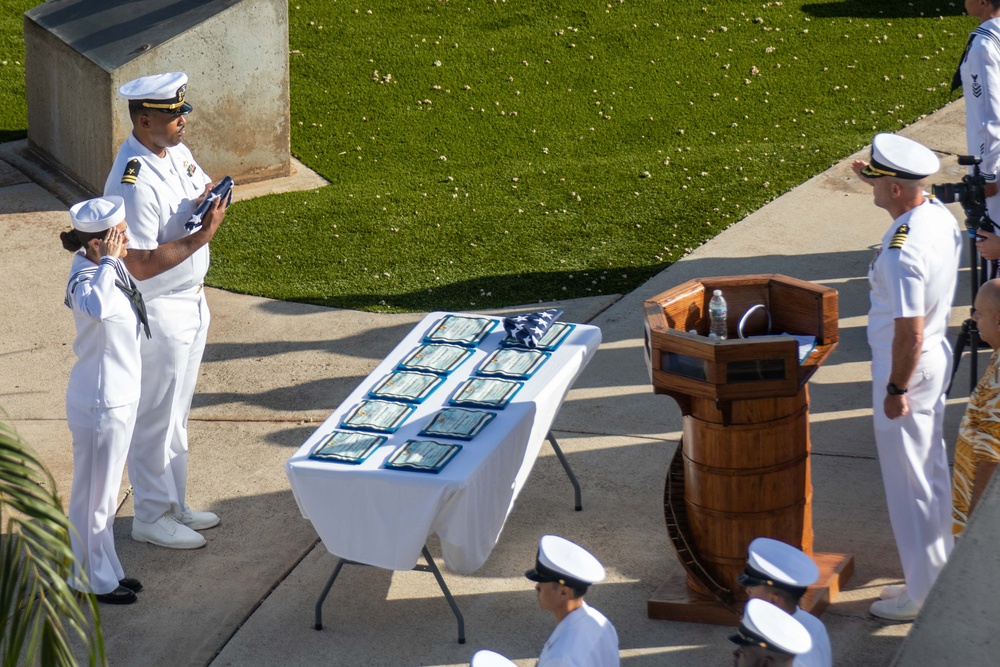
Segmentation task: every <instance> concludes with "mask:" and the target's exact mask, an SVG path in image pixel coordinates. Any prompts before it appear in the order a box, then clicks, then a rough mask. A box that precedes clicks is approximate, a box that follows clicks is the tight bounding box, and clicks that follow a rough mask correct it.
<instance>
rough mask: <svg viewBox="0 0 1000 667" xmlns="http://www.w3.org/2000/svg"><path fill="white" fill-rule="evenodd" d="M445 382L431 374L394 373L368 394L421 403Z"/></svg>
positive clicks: (383, 379)
mask: <svg viewBox="0 0 1000 667" xmlns="http://www.w3.org/2000/svg"><path fill="white" fill-rule="evenodd" d="M442 382H444V378H442V377H441V376H439V375H433V374H431V373H415V372H413V371H393V372H392V373H390V374H389V375H387V376H385V377H384V378H382V381H381V382H379V383H378V384H377V385H375V387H374V388H373V389H372V390H371V391H370V392H368V395H369V396H372V397H374V398H385V399H389V400H393V401H405V402H407V403H421V402H423V400H424V399H425V398H427V397H428V396H429V395H430V394H431V392H432V391H434V390H435V389H437V388H438V386H439V385H440V384H441V383H442Z"/></svg>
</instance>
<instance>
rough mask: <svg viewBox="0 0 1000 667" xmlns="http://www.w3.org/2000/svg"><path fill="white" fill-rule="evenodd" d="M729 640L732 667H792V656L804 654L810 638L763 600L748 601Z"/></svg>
mask: <svg viewBox="0 0 1000 667" xmlns="http://www.w3.org/2000/svg"><path fill="white" fill-rule="evenodd" d="M729 641H731V642H733V643H734V644H737V649H736V650H735V651H733V665H734V666H735V667H791V666H792V664H793V662H794V660H795V657H796V656H798V655H802V654H803V653H807V652H808V651H809V649H810V648H811V647H812V639H810V638H809V633H808V632H807V631H806V629H805V628H804V627H802V624H801V623H799V622H798V621H796V620H795V619H794V618H792V617H791V615H789V614H786V613H785V612H783V611H782V610H780V609H778V608H777V607H775V606H774V605H773V604H771V603H770V602H765V601H764V600H757V599H751V600H748V601H747V606H746V608H745V609H744V610H743V618H742V620H741V621H740V628H739V630H737V631H736V634H733V635H729Z"/></svg>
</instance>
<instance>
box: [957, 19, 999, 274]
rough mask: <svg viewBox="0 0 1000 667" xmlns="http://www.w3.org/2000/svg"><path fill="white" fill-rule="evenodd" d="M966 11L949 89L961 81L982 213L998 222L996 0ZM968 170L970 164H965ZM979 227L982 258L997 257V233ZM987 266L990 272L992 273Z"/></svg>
mask: <svg viewBox="0 0 1000 667" xmlns="http://www.w3.org/2000/svg"><path fill="white" fill-rule="evenodd" d="M965 11H966V13H967V14H969V16H972V17H974V18H976V19H979V22H980V23H979V26H978V27H977V28H976V29H975V30H973V31H972V34H971V35H969V44H968V46H967V47H966V49H965V53H964V54H963V55H962V60H961V62H960V63H959V68H958V72H957V76H956V79H955V80H954V81H953V82H952V89H953V90H954V89H955V88H957V87H958V83H959V81H960V82H961V84H962V91H963V92H964V94H965V139H966V145H967V149H966V150H967V151H968V153H969V154H970V155H976V156H979V157H980V158H982V163H981V164H980V165H979V168H980V170H981V172H982V174H983V178H984V179H985V180H986V185H985V187H984V190H985V194H986V213H987V215H989V217H990V219H992V220H993V221H994V222H995V223H1000V184H998V181H997V174H998V173H1000V0H966V1H965ZM969 169H970V173H971V170H972V168H971V167H970V168H969ZM997 231H998V228H996V227H994V229H993V230H992V231H986V230H980V231H978V233H977V236H976V248H977V249H978V250H979V254H980V255H982V256H983V257H984V258H985V259H988V260H995V259H1000V236H997V234H996V232H997ZM995 273H996V271H995V270H991V271H990V272H989V276H988V277H991V278H995V277H997V276H996V275H995Z"/></svg>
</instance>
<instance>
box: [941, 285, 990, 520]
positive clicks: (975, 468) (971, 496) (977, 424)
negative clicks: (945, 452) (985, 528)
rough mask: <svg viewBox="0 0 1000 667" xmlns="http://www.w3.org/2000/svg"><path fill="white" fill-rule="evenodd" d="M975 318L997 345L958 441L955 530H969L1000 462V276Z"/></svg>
mask: <svg viewBox="0 0 1000 667" xmlns="http://www.w3.org/2000/svg"><path fill="white" fill-rule="evenodd" d="M972 319H973V320H974V321H975V322H976V328H977V329H979V337H980V338H981V339H982V340H984V341H985V342H986V343H987V344H989V346H990V347H992V348H993V356H992V357H990V363H989V366H987V367H986V371H985V372H984V373H983V376H982V378H981V379H980V380H979V384H978V385H976V389H975V390H974V391H973V392H972V395H971V396H969V404H968V405H967V406H966V407H965V415H964V416H963V417H962V423H961V425H960V426H959V427H958V440H957V441H956V442H955V470H954V472H953V474H952V511H951V517H952V533H953V534H955V535H960V534H961V533H962V531H964V530H965V525H966V524H967V523H968V521H969V516H970V515H971V514H972V511H973V510H974V509H975V508H976V503H978V502H979V498H980V496H982V494H983V490H985V489H986V485H987V484H989V481H990V479H991V478H992V477H993V473H994V471H995V470H996V468H997V462H1000V354H998V352H997V350H998V348H1000V279H994V280H990V281H988V282H985V283H983V286H982V287H980V288H979V293H978V294H976V301H975V309H974V310H973V313H972Z"/></svg>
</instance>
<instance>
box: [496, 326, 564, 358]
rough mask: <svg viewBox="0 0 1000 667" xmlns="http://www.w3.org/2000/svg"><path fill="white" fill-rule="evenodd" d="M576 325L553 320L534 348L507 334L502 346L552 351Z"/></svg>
mask: <svg viewBox="0 0 1000 667" xmlns="http://www.w3.org/2000/svg"><path fill="white" fill-rule="evenodd" d="M575 327H576V325H575V324H567V323H566V322H553V323H552V326H550V327H549V330H548V331H546V332H545V335H544V336H542V338H541V340H539V341H538V345H536V346H535V347H533V348H528V346H527V345H525V344H524V343H522V342H521V341H519V340H518V339H516V338H514V337H513V336H507V337H506V338H504V339H503V340H502V341H500V347H513V348H519V349H522V350H525V349H533V350H541V351H543V352H552V351H553V350H555V349H556V348H557V347H559V345H560V344H561V343H562V342H563V340H565V338H566V336H568V335H569V332H570V331H572V330H573V329H574V328H575Z"/></svg>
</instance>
